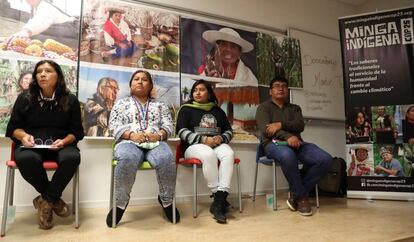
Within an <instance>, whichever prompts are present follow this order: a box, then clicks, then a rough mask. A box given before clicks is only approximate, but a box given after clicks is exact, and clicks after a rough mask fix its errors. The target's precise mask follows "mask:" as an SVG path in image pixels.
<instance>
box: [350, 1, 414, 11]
mask: <svg viewBox="0 0 414 242" xmlns="http://www.w3.org/2000/svg"><path fill="white" fill-rule="evenodd" d="M403 7H414V1H413V0H393V1H389V0H371V1H368V2H367V3H365V4H363V5H361V6H358V8H357V11H358V13H367V12H375V11H381V10H387V9H396V8H403Z"/></svg>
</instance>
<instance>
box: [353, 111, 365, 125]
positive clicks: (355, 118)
mask: <svg viewBox="0 0 414 242" xmlns="http://www.w3.org/2000/svg"><path fill="white" fill-rule="evenodd" d="M359 114H362V117H363V118H364V123H363V124H362V125H365V122H366V121H367V120H366V119H367V118H366V117H365V113H364V112H362V111H358V112H356V113H355V117H354V125H357V124H358V123H357V122H358V115H359Z"/></svg>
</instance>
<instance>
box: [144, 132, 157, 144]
mask: <svg viewBox="0 0 414 242" xmlns="http://www.w3.org/2000/svg"><path fill="white" fill-rule="evenodd" d="M145 137H146V138H147V142H157V141H160V135H159V134H157V133H146V134H145Z"/></svg>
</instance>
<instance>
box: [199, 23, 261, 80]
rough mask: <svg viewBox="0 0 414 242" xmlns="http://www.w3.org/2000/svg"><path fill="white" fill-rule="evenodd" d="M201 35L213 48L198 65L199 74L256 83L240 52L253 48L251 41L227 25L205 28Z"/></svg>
mask: <svg viewBox="0 0 414 242" xmlns="http://www.w3.org/2000/svg"><path fill="white" fill-rule="evenodd" d="M202 37H203V39H204V40H205V41H207V42H208V43H210V44H211V45H212V46H213V48H212V49H211V50H210V53H209V54H208V55H207V56H206V57H205V60H204V63H203V64H202V65H201V66H200V67H199V70H198V71H199V74H200V75H205V76H211V77H220V78H226V79H232V80H236V81H240V82H246V83H252V84H257V78H256V76H255V75H254V74H253V72H252V71H251V70H250V68H249V67H247V66H246V65H245V64H244V63H243V61H242V60H241V55H242V53H248V52H250V51H252V50H253V49H254V46H253V44H252V43H250V42H249V41H247V40H245V39H243V38H242V37H241V36H240V34H239V33H238V32H237V31H235V30H234V29H232V28H227V27H224V28H221V29H219V30H206V31H204V33H203V34H202Z"/></svg>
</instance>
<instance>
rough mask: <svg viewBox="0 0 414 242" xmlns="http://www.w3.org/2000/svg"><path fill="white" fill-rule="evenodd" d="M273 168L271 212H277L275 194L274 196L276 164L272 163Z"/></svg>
mask: <svg viewBox="0 0 414 242" xmlns="http://www.w3.org/2000/svg"><path fill="white" fill-rule="evenodd" d="M272 166H273V210H274V211H276V210H277V194H276V162H272Z"/></svg>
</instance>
